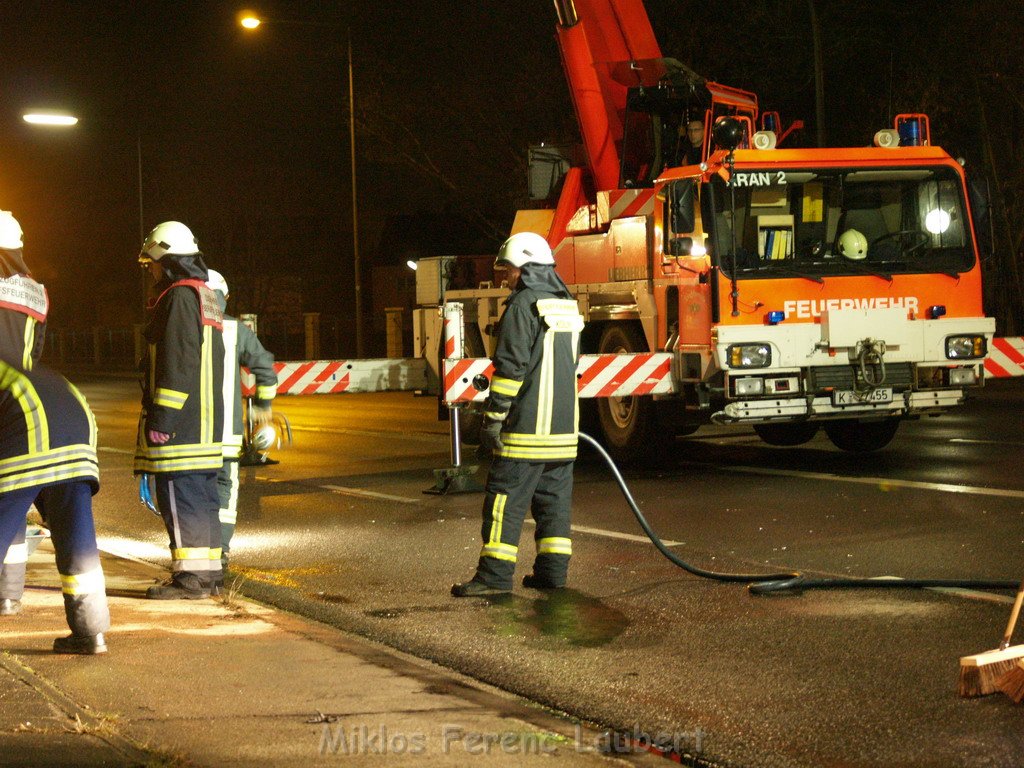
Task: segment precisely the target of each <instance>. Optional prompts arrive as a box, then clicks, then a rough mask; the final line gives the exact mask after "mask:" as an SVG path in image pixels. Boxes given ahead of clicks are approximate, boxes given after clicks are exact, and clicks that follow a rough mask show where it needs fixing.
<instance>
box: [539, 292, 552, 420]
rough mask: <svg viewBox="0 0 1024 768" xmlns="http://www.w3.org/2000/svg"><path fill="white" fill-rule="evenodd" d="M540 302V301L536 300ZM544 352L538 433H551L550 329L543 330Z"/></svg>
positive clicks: (541, 368) (540, 382)
mask: <svg viewBox="0 0 1024 768" xmlns="http://www.w3.org/2000/svg"><path fill="white" fill-rule="evenodd" d="M537 303H538V304H540V302H539V301H538V302H537ZM543 346H544V353H543V356H542V357H541V362H540V372H539V375H538V387H537V426H536V431H537V434H538V435H550V434H551V414H552V413H553V412H554V408H555V360H554V357H555V334H554V333H552V332H551V330H550V329H548V330H547V331H545V332H544V341H543Z"/></svg>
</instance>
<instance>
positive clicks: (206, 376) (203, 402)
mask: <svg viewBox="0 0 1024 768" xmlns="http://www.w3.org/2000/svg"><path fill="white" fill-rule="evenodd" d="M201 303H202V302H200V304H201ZM218 333H220V331H218ZM202 355H203V360H202V368H201V371H200V377H199V378H200V384H199V387H200V389H199V391H200V393H201V394H200V395H199V397H200V401H199V402H200V409H199V412H200V417H199V418H200V422H199V429H200V434H201V437H200V439H201V440H202V441H203V442H204V443H212V442H213V441H214V440H217V441H218V442H220V438H221V435H215V434H214V429H213V427H214V423H213V420H214V413H215V405H214V397H215V396H216V393H215V391H214V385H215V384H216V382H215V381H214V380H213V326H210V325H203V348H202Z"/></svg>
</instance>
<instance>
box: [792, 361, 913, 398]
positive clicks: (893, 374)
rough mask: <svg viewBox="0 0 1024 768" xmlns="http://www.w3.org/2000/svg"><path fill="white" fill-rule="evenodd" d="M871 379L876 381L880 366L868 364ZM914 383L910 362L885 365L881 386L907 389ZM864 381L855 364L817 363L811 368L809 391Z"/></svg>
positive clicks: (860, 384) (858, 383)
mask: <svg viewBox="0 0 1024 768" xmlns="http://www.w3.org/2000/svg"><path fill="white" fill-rule="evenodd" d="M868 369H869V370H870V372H871V374H872V379H873V380H874V381H877V380H878V378H879V377H880V376H881V375H882V371H881V366H878V365H869V366H868ZM913 383H914V369H913V366H911V364H910V363H889V364H887V365H886V366H885V383H884V385H883V386H886V387H894V388H896V389H909V388H911V387H912V386H913ZM863 385H864V381H863V379H862V377H861V374H860V366H857V365H818V366H814V367H812V368H811V391H812V392H813V391H817V390H821V389H826V388H828V387H833V388H835V389H854V388H855V387H861V386H863Z"/></svg>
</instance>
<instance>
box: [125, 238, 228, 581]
mask: <svg viewBox="0 0 1024 768" xmlns="http://www.w3.org/2000/svg"><path fill="white" fill-rule="evenodd" d="M139 263H140V264H142V265H143V266H144V267H145V268H146V269H147V270H149V273H150V276H151V277H152V278H153V281H154V283H155V286H154V291H155V294H156V298H155V299H153V300H152V301H151V302H150V316H149V322H148V324H147V326H146V331H145V336H146V342H147V347H146V353H145V355H144V357H143V360H142V363H141V365H140V369H141V372H142V378H143V382H142V414H141V418H140V420H139V431H138V441H137V444H136V449H135V474H136V475H141V476H142V477H141V481H140V482H141V483H145V484H147V485H148V483H149V482H150V476H151V475H152V476H154V477H155V486H156V501H157V510H158V511H159V513H160V516H161V517H162V518H163V521H164V525H165V526H166V528H167V533H168V536H169V537H170V548H171V571H172V575H171V578H170V579H168V580H167V581H166V582H164V583H163V584H160V585H157V586H153V587H150V588H149V590H148V591H147V593H146V596H147V597H149V598H152V599H156V600H175V599H195V598H202V597H209V596H210V594H211V593H213V592H216V591H217V589H218V588H219V585H220V584H221V583H222V581H223V579H222V572H221V565H220V536H221V534H220V520H219V519H218V514H217V513H218V509H219V508H220V504H219V502H218V497H217V472H218V471H220V468H221V466H222V464H223V461H222V458H221V437H222V434H223V429H224V402H223V397H222V391H223V369H224V341H223V334H222V328H223V315H222V313H221V309H220V306H219V305H218V304H217V297H216V295H215V294H214V292H213V291H211V290H210V289H209V288H207V287H206V280H207V279H208V277H209V275H208V273H207V269H206V264H205V263H204V262H203V254H202V253H201V252H200V250H199V244H198V242H197V241H196V238H195V236H194V235H193V234H192V231H191V230H190V229H189V228H188V227H186V226H185V225H184V224H182V223H180V222H177V221H166V222H164V223H162V224H159V225H157V226H156V227H155V228H154V229H153V231H152V232H150V233H149V235H147V237H146V239H145V241H144V242H143V244H142V252H141V253H140V254H139ZM147 490H148V489H147ZM147 495H148V493H147Z"/></svg>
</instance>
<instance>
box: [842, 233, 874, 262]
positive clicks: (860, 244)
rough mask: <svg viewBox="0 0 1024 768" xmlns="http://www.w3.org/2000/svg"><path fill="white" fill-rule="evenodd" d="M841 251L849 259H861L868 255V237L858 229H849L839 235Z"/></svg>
mask: <svg viewBox="0 0 1024 768" xmlns="http://www.w3.org/2000/svg"><path fill="white" fill-rule="evenodd" d="M839 252H840V253H841V254H843V256H845V257H846V258H848V259H853V260H854V261H860V260H861V259H863V258H864V257H865V256H867V255H868V239H867V238H866V237H864V235H863V234H861V233H860V232H859V231H858V230H856V229H848V230H846V231H845V232H843V234H841V235H840V236H839Z"/></svg>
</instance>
